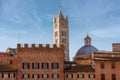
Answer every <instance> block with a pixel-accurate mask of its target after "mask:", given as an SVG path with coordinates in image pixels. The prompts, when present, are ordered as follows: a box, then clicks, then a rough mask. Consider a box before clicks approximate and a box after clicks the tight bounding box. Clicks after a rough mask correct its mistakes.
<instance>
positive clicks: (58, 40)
mask: <svg viewBox="0 0 120 80" xmlns="http://www.w3.org/2000/svg"><path fill="white" fill-rule="evenodd" d="M53 38H54V40H53V43H54V44H56V45H57V46H58V47H59V46H60V45H61V44H63V45H64V47H65V48H64V53H65V58H64V59H65V61H69V31H68V16H66V18H65V17H64V16H63V14H62V12H61V11H59V13H58V16H57V17H54V20H53Z"/></svg>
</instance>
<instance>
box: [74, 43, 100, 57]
mask: <svg viewBox="0 0 120 80" xmlns="http://www.w3.org/2000/svg"><path fill="white" fill-rule="evenodd" d="M97 51H98V49H97V48H95V47H94V46H92V45H84V46H83V47H81V48H80V49H79V50H78V51H77V53H76V56H78V57H79V56H81V57H87V56H91V54H92V53H93V52H97Z"/></svg>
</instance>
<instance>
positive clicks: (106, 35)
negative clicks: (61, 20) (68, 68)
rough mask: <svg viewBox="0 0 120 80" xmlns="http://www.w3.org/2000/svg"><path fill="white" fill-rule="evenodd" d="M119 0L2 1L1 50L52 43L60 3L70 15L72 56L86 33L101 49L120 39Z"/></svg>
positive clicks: (0, 12)
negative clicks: (22, 45)
mask: <svg viewBox="0 0 120 80" xmlns="http://www.w3.org/2000/svg"><path fill="white" fill-rule="evenodd" d="M119 3H120V0H0V51H5V50H6V49H7V48H8V47H16V44H17V43H18V32H19V33H20V42H21V43H22V44H24V43H28V44H32V43H36V44H52V43H53V17H54V16H57V15H58V12H59V6H62V8H61V10H62V12H63V14H64V15H65V16H66V15H68V16H69V35H70V41H69V43H70V57H71V59H72V57H74V55H75V54H76V52H77V50H78V49H79V48H80V47H82V46H83V45H84V42H83V40H84V37H85V36H86V32H89V33H90V36H91V38H92V44H93V45H94V46H95V47H97V48H98V49H99V50H105V51H111V50H112V43H119V42H120V5H119Z"/></svg>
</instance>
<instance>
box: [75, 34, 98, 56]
mask: <svg viewBox="0 0 120 80" xmlns="http://www.w3.org/2000/svg"><path fill="white" fill-rule="evenodd" d="M91 41H92V39H91V38H90V37H89V35H88V33H87V36H86V37H85V38H84V44H85V45H84V46H83V47H81V48H80V49H79V50H78V51H77V53H76V55H75V58H78V57H91V54H92V53H93V52H97V51H98V49H97V48H96V47H94V46H92V45H91Z"/></svg>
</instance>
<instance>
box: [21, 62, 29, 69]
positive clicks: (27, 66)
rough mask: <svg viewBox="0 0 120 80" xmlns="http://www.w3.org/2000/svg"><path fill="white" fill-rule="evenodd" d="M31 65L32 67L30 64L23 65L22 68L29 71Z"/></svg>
mask: <svg viewBox="0 0 120 80" xmlns="http://www.w3.org/2000/svg"><path fill="white" fill-rule="evenodd" d="M29 65H30V64H29V63H23V64H22V68H23V69H29V67H30V66H29Z"/></svg>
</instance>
